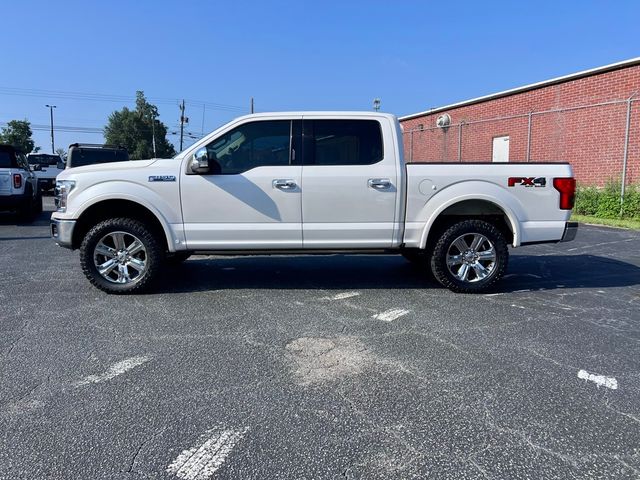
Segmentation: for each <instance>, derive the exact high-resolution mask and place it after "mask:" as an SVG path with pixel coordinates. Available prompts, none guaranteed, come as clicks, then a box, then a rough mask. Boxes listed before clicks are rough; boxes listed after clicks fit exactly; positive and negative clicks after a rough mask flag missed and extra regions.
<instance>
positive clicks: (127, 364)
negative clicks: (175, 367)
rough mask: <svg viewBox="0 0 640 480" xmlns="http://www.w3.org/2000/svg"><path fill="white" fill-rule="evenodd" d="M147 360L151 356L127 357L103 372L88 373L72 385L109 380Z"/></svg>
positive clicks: (77, 385)
mask: <svg viewBox="0 0 640 480" xmlns="http://www.w3.org/2000/svg"><path fill="white" fill-rule="evenodd" d="M149 360H151V358H150V357H147V356H144V355H142V356H138V357H131V358H127V359H125V360H121V361H119V362H117V363H114V364H113V365H111V366H110V367H109V368H108V369H107V371H106V372H104V373H103V374H101V375H89V376H88V377H85V378H83V379H82V380H79V381H77V382H76V383H75V384H74V385H75V386H76V387H81V386H83V385H88V384H90V383H100V382H106V381H107V380H111V379H112V378H115V377H117V376H118V375H122V374H123V373H125V372H128V371H129V370H131V369H132V368H135V367H137V366H140V365H142V364H143V363H146V362H148V361H149Z"/></svg>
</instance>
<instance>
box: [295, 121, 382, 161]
mask: <svg viewBox="0 0 640 480" xmlns="http://www.w3.org/2000/svg"><path fill="white" fill-rule="evenodd" d="M304 129H305V133H304V136H305V138H307V139H308V138H311V145H309V144H308V143H307V145H305V147H307V146H308V147H309V148H305V154H304V155H305V164H307V165H373V164H374V163H378V162H379V161H380V160H382V157H383V154H382V152H383V149H382V131H381V129H380V124H379V123H378V122H377V121H375V120H311V121H305V122H304Z"/></svg>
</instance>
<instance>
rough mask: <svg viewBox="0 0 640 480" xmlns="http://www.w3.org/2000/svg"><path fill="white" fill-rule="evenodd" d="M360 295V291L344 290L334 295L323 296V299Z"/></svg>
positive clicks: (340, 298)
mask: <svg viewBox="0 0 640 480" xmlns="http://www.w3.org/2000/svg"><path fill="white" fill-rule="evenodd" d="M358 295H360V292H343V293H337V294H335V295H333V296H332V297H322V299H323V300H345V299H347V298H352V297H357V296H358Z"/></svg>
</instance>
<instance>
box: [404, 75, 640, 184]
mask: <svg viewBox="0 0 640 480" xmlns="http://www.w3.org/2000/svg"><path fill="white" fill-rule="evenodd" d="M634 92H637V96H636V97H634V98H636V99H637V101H635V102H633V103H632V112H631V129H630V138H629V156H628V160H627V165H628V168H627V180H628V182H629V183H640V65H636V66H632V67H626V68H623V69H620V70H615V71H612V72H607V73H601V74H597V75H592V76H590V77H585V78H580V79H577V80H572V81H568V82H564V83H560V84H557V85H550V86H547V87H543V88H539V89H536V90H530V91H527V92H523V93H518V94H514V95H510V96H507V97H502V98H498V99H494V100H487V101H485V102H481V103H476V104H474V105H468V106H462V107H459V108H453V109H450V110H447V111H446V112H438V113H435V114H427V115H423V116H421V117H417V118H413V119H410V120H405V121H403V122H402V125H403V128H404V131H405V133H404V147H405V157H406V159H407V161H413V162H439V161H458V145H459V140H460V137H459V135H460V128H462V137H461V140H462V141H461V142H460V144H461V152H460V153H461V160H462V161H463V162H470V161H489V162H490V161H491V156H492V148H493V138H494V137H497V136H502V135H509V142H510V145H509V161H510V162H524V161H526V152H527V126H528V116H527V115H528V113H529V112H534V114H533V115H532V118H531V122H532V123H531V145H530V156H529V159H530V161H531V162H536V161H538V162H554V161H558V162H570V163H571V164H572V165H573V168H574V171H575V175H576V178H577V179H578V182H579V183H581V184H585V185H603V184H604V183H606V182H607V180H609V179H613V180H619V179H620V176H621V174H622V162H623V149H624V131H625V124H626V112H627V104H626V103H619V104H613V105H601V106H591V107H585V108H575V107H582V106H587V105H592V104H598V103H604V102H611V101H620V100H626V99H627V98H629V97H630V96H631V95H632V94H633V93H634ZM549 110H561V111H557V112H556V111H554V112H548V111H549ZM535 112H547V113H535ZM443 113H448V114H449V115H450V116H451V119H452V125H451V127H449V128H448V129H446V130H443V129H440V128H437V127H436V119H437V117H438V116H440V115H442V114H443ZM504 117H515V118H504ZM479 120H488V121H483V122H478V121H479ZM460 123H462V124H463V125H462V127H460V126H459V124H460ZM419 124H422V125H423V126H424V130H423V131H416V130H417V129H418V126H419ZM411 130H414V132H413V133H411ZM411 137H413V138H411Z"/></svg>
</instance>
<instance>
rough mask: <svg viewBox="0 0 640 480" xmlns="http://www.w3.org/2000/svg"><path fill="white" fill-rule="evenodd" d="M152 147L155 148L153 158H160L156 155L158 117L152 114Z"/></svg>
mask: <svg viewBox="0 0 640 480" xmlns="http://www.w3.org/2000/svg"><path fill="white" fill-rule="evenodd" d="M151 146H152V147H153V158H158V155H157V154H156V116H155V114H154V113H151Z"/></svg>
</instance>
